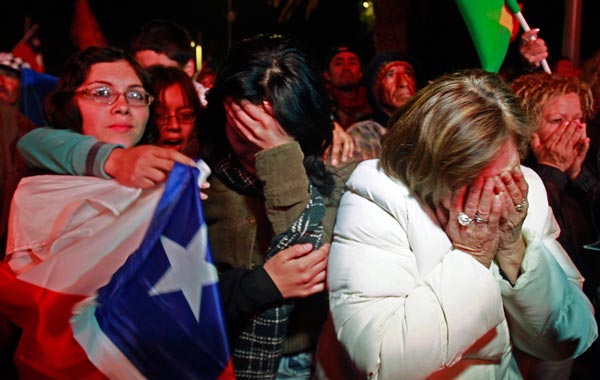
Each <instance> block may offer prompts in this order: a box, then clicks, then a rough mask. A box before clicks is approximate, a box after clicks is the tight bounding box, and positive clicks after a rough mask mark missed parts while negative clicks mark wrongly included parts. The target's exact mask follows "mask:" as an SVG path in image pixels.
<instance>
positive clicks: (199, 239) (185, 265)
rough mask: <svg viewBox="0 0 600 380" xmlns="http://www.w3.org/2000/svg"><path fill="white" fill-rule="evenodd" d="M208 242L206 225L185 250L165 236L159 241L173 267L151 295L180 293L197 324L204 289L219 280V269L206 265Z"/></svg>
mask: <svg viewBox="0 0 600 380" xmlns="http://www.w3.org/2000/svg"><path fill="white" fill-rule="evenodd" d="M207 240H208V239H207V231H206V224H204V225H202V227H201V228H200V229H199V230H198V231H197V232H196V234H195V235H194V237H193V238H192V240H191V241H190V243H189V244H188V245H187V247H185V248H184V247H182V246H181V245H179V244H178V243H177V242H175V241H173V240H171V239H169V238H168V237H166V236H164V235H162V236H161V237H160V241H161V243H162V245H163V248H164V250H165V253H166V254H167V258H168V259H169V263H170V264H171V267H170V268H169V269H168V270H167V271H166V272H165V274H164V275H163V276H162V277H161V278H160V280H158V282H157V283H156V284H154V287H152V289H150V291H149V292H148V294H149V295H151V296H156V295H160V294H165V293H172V292H176V291H179V290H181V292H182V293H183V296H184V297H185V299H186V301H187V303H188V305H189V306H190V309H192V313H194V316H195V317H196V321H198V322H199V321H200V304H201V301H202V287H203V286H204V285H211V284H214V283H216V282H217V280H218V275H217V269H216V268H215V266H214V265H213V264H212V263H209V262H207V261H206V253H207V252H208V250H207Z"/></svg>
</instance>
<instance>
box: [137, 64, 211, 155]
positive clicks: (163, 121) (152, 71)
mask: <svg viewBox="0 0 600 380" xmlns="http://www.w3.org/2000/svg"><path fill="white" fill-rule="evenodd" d="M147 71H148V74H149V75H150V77H151V78H152V86H153V88H154V94H156V99H155V100H154V102H152V104H151V110H152V114H153V116H152V117H151V118H150V126H149V127H150V128H154V127H155V128H157V129H158V140H157V141H156V145H158V146H160V147H163V148H167V149H174V150H177V151H179V152H185V153H187V154H188V155H190V156H197V154H195V153H196V152H194V150H195V146H193V147H191V146H190V144H192V145H196V144H195V140H194V129H195V125H196V120H197V116H198V113H199V112H200V109H201V105H200V100H199V99H198V96H197V95H196V90H195V88H194V83H193V82H192V79H191V78H190V77H189V76H188V75H187V74H186V73H185V72H184V71H183V70H181V69H180V68H178V67H165V66H152V67H150V68H148V69H147Z"/></svg>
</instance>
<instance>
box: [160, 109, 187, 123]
mask: <svg viewBox="0 0 600 380" xmlns="http://www.w3.org/2000/svg"><path fill="white" fill-rule="evenodd" d="M172 117H174V118H175V119H177V122H178V123H179V124H191V123H193V122H195V121H196V113H194V112H193V111H179V112H177V113H176V114H174V115H172V114H167V113H162V112H156V113H155V114H154V121H155V122H156V124H157V125H166V124H168V123H169V120H171V118H172Z"/></svg>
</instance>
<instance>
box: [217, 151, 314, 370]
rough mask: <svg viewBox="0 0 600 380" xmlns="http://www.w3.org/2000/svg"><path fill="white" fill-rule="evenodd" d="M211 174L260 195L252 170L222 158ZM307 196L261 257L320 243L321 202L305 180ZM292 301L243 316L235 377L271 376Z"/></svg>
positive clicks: (235, 358)
mask: <svg viewBox="0 0 600 380" xmlns="http://www.w3.org/2000/svg"><path fill="white" fill-rule="evenodd" d="M215 174H216V175H217V176H218V177H219V178H220V179H221V180H222V181H224V183H226V184H229V185H230V186H232V187H233V188H234V189H235V190H237V191H239V192H241V193H243V194H247V195H257V196H260V197H262V198H264V196H263V194H262V184H261V183H260V181H259V179H258V178H257V177H256V176H255V175H254V174H252V173H249V172H247V171H246V170H244V169H243V168H241V167H239V166H237V165H235V164H234V163H232V162H231V161H229V160H227V159H225V160H222V161H221V162H219V163H218V164H217V165H216V170H215ZM309 192H310V200H309V202H308V204H307V205H306V207H305V209H304V211H303V212H302V214H300V216H299V217H298V219H297V220H296V221H295V222H294V223H292V225H291V226H290V227H289V228H288V229H287V231H285V232H283V233H281V234H279V235H276V236H274V237H273V238H272V239H271V244H270V246H269V248H268V250H267V254H266V256H265V260H269V259H270V258H271V257H273V256H275V255H276V254H277V253H278V252H281V251H282V250H284V249H286V248H289V247H291V246H292V245H295V244H303V243H312V245H313V247H315V248H318V247H320V246H321V245H322V244H323V224H322V221H323V217H324V216H325V205H324V202H323V198H322V197H321V195H320V194H319V192H318V190H317V189H316V188H315V187H314V186H313V185H310V184H309ZM293 308H294V302H293V301H291V300H286V301H284V302H282V303H280V304H279V305H276V306H273V307H271V308H269V309H266V310H262V311H258V312H256V313H255V314H254V315H252V316H250V317H248V318H247V320H246V323H245V325H244V328H243V329H242V332H241V334H240V336H239V337H238V339H237V341H236V344H235V347H233V363H234V367H235V374H236V377H237V379H239V380H242V379H244V380H245V379H275V375H276V374H277V368H278V366H279V360H280V359H281V355H282V349H283V341H284V339H285V337H286V333H287V325H288V319H289V315H290V314H291V312H292V310H293Z"/></svg>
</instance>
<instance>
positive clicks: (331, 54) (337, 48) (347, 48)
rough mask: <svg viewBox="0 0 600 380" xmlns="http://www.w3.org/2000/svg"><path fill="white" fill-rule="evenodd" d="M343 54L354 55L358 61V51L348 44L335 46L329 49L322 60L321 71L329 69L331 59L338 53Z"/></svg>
mask: <svg viewBox="0 0 600 380" xmlns="http://www.w3.org/2000/svg"><path fill="white" fill-rule="evenodd" d="M345 52H349V53H354V54H355V55H356V56H357V57H358V59H359V60H360V54H358V51H357V50H356V49H355V48H354V47H352V46H351V45H349V44H339V45H335V46H334V47H332V48H331V49H329V51H328V52H327V54H326V55H325V59H324V60H323V70H325V69H327V68H328V67H329V62H331V60H332V59H333V57H335V56H336V55H338V54H339V53H345Z"/></svg>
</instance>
